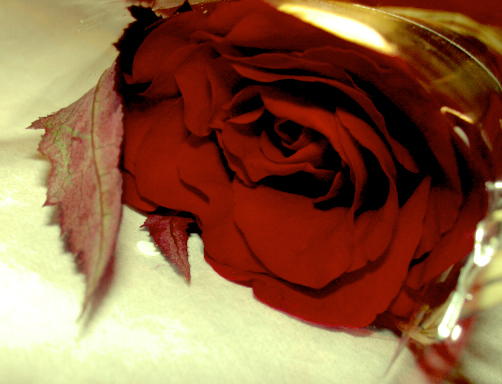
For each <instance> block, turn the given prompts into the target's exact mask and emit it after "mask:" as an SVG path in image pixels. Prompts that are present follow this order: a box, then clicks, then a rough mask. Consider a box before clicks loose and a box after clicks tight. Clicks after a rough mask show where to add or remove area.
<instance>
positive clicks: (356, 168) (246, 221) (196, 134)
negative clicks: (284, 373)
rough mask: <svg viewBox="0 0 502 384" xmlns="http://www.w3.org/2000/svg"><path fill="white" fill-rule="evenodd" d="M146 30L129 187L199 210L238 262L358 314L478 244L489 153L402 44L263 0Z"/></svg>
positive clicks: (265, 291) (295, 308)
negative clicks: (398, 51)
mask: <svg viewBox="0 0 502 384" xmlns="http://www.w3.org/2000/svg"><path fill="white" fill-rule="evenodd" d="M151 21H153V20H149V21H148V22H151ZM140 22H141V18H140ZM136 28H137V29H136V30H134V28H133V29H132V30H131V31H135V32H130V33H129V35H131V34H132V35H133V38H138V33H137V31H139V30H141V29H142V27H141V24H139V27H138V25H136ZM146 31H147V32H148V36H147V37H146V38H145V39H144V41H143V42H142V43H141V45H140V46H139V48H138V49H137V52H135V54H134V59H133V60H132V59H128V53H127V52H122V56H121V59H120V65H121V67H122V72H123V77H124V80H125V85H124V86H123V88H122V93H123V95H124V99H125V100H124V105H125V108H124V113H125V116H124V130H125V134H124V157H123V166H124V169H125V172H124V184H125V187H124V198H125V200H126V201H127V202H128V203H130V204H132V205H133V206H136V207H138V208H140V209H143V210H146V211H152V210H154V209H155V208H157V207H158V206H162V207H166V208H169V209H175V210H180V211H187V212H191V213H192V214H193V215H195V217H196V218H197V222H198V224H199V226H200V229H201V231H202V235H201V236H202V239H203V241H204V246H205V255H206V259H207V261H208V262H209V263H210V264H211V265H212V266H213V268H214V269H215V270H216V271H217V272H218V273H220V274H221V275H222V276H224V277H226V278H227V279H230V280H232V281H235V282H238V283H241V284H246V285H249V286H252V287H253V290H254V293H255V295H256V296H257V297H258V299H260V300H262V301H263V302H265V303H267V304H269V305H271V306H272V307H275V308H277V309H280V310H283V311H286V312H288V313H290V314H293V315H295V316H299V317H301V318H303V319H306V320H309V321H313V322H317V323H322V324H329V325H345V326H358V327H360V326H366V325H368V324H370V323H371V322H372V321H373V320H374V319H375V317H376V315H377V314H379V313H382V312H384V311H390V312H391V313H392V314H394V315H397V316H405V317H406V316H410V314H411V312H412V311H413V309H414V304H415V300H416V298H417V297H419V296H420V294H421V293H422V292H423V289H424V287H425V285H426V284H427V282H429V281H431V279H433V278H436V277H437V276H438V275H439V274H441V273H442V272H443V271H444V270H446V269H447V268H448V267H449V266H450V265H452V264H453V263H456V262H457V261H459V260H461V259H462V258H463V257H464V256H465V255H466V254H468V253H469V251H470V250H471V249H472V233H473V231H474V228H475V225H476V223H477V222H478V221H479V220H480V219H481V218H482V217H483V216H484V212H485V208H486V201H485V200H486V197H485V193H484V181H485V177H486V169H485V168H486V167H485V165H484V163H483V162H481V161H480V159H479V156H477V155H476V154H475V153H471V152H469V151H468V148H467V146H466V145H465V144H464V142H463V141H462V140H461V139H460V138H459V137H458V136H457V135H456V134H455V133H454V132H453V129H452V126H451V124H450V122H449V121H447V119H446V118H445V116H444V115H443V114H441V113H440V111H439V106H438V105H437V104H435V103H434V102H433V101H432V100H431V95H429V94H427V93H426V91H424V90H423V88H421V87H420V86H419V85H418V83H417V82H416V81H415V79H414V78H413V77H412V76H410V75H409V71H408V69H407V67H406V65H405V64H404V63H403V62H401V61H400V60H399V59H397V58H392V57H387V56H385V55H383V54H378V53H375V52H374V51H371V50H369V49H366V48H362V47H360V46H356V45H354V44H351V43H348V42H346V41H343V40H341V39H339V38H337V37H334V36H332V35H330V34H328V33H325V32H323V31H321V30H319V29H317V28H314V27H312V26H310V25H308V24H305V23H303V22H301V21H299V20H297V19H296V18H294V17H292V16H288V15H286V14H283V13H280V12H278V11H276V10H275V9H273V8H271V7H270V6H268V5H266V4H264V3H262V2H260V1H257V0H244V1H239V2H230V3H227V2H224V3H223V2H222V3H220V4H218V5H217V6H216V7H215V8H214V9H212V10H211V11H210V12H209V13H204V12H198V11H187V12H183V13H180V14H177V15H175V16H173V17H170V18H168V19H166V20H161V21H158V22H157V23H155V24H154V25H153V26H151V27H150V28H149V29H147V30H146ZM128 38H129V39H131V37H130V36H129V37H128V35H127V34H126V37H125V39H128ZM131 41H132V40H129V41H128V44H122V46H123V47H124V46H126V45H128V46H131V44H132V42H131Z"/></svg>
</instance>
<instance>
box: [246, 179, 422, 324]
mask: <svg viewBox="0 0 502 384" xmlns="http://www.w3.org/2000/svg"><path fill="white" fill-rule="evenodd" d="M428 187H429V186H428V182H424V183H423V184H422V185H420V186H419V188H418V189H417V193H416V194H415V195H414V196H413V197H412V198H410V200H408V202H407V203H406V204H405V205H404V207H403V208H402V210H401V212H400V214H399V219H398V225H397V226H396V231H395V234H394V241H393V242H392V244H391V246H390V247H389V249H388V250H387V253H386V255H385V256H384V257H383V258H381V259H379V260H378V261H376V262H373V263H370V264H368V265H367V266H366V267H365V268H363V269H361V270H359V271H356V272H353V273H346V274H344V275H343V276H342V277H341V278H340V279H338V280H335V281H334V282H333V283H332V284H330V285H329V286H327V287H326V288H325V289H323V290H320V291H313V290H306V289H301V288H298V287H295V286H292V285H288V284H285V283H283V282H281V281H280V280H276V279H272V278H268V277H265V276H257V278H256V279H255V280H254V281H253V284H252V286H253V291H254V293H255V295H256V296H257V298H258V299H260V300H262V301H263V302H264V303H266V304H268V305H270V306H272V307H274V308H277V309H279V310H282V311H285V312H288V313H291V314H293V315H295V316H298V317H301V318H303V319H305V320H309V321H314V322H317V323H322V324H327V325H336V326H351V327H364V326H367V325H369V324H370V323H371V322H372V321H373V320H374V319H375V316H376V315H377V314H379V313H381V312H383V311H384V310H385V309H386V308H387V307H388V306H389V304H390V303H391V301H392V300H393V299H394V297H395V296H396V294H397V293H398V292H399V290H400V288H401V285H402V284H403V281H404V279H405V278H406V275H407V273H408V264H409V262H410V261H411V256H412V255H413V251H414V249H415V247H416V246H417V244H418V242H419V240H420V236H421V233H422V230H421V229H422V220H423V217H424V214H425V209H426V201H427V198H426V196H427V194H428Z"/></svg>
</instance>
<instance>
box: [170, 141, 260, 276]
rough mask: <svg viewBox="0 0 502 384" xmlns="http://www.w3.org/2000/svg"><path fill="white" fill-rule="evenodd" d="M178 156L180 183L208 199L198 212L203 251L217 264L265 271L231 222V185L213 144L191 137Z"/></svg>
mask: <svg viewBox="0 0 502 384" xmlns="http://www.w3.org/2000/svg"><path fill="white" fill-rule="evenodd" d="M179 159H180V163H179V166H178V167H179V172H180V178H181V179H182V181H183V183H185V185H187V186H188V187H189V188H192V189H196V190H197V191H199V193H201V194H204V195H205V196H207V198H208V200H209V205H208V209H207V210H205V211H201V212H200V213H199V214H198V216H199V219H200V222H201V224H202V240H203V241H204V249H205V252H206V253H208V254H209V255H211V256H213V257H214V258H216V259H217V260H218V262H219V263H222V264H229V265H232V267H234V268H237V269H242V270H246V271H251V272H259V273H269V272H268V271H267V270H266V269H265V268H263V267H262V265H261V264H260V263H259V262H258V261H257V259H256V258H255V256H254V255H253V254H252V252H251V251H250V249H249V247H248V246H247V244H246V241H245V239H244V237H243V236H242V234H241V232H240V231H239V229H238V228H237V227H236V226H235V224H234V203H233V192H232V185H231V181H230V178H229V175H228V174H227V172H226V170H225V168H224V166H223V163H222V161H221V158H220V153H219V148H218V146H217V144H215V143H214V142H212V141H211V140H210V139H208V138H200V137H197V136H191V137H190V139H189V140H188V141H187V142H186V143H185V145H183V147H182V148H181V150H180V154H179Z"/></svg>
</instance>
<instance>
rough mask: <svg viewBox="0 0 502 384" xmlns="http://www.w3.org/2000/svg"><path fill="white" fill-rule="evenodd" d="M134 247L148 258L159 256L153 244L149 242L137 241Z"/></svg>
mask: <svg viewBox="0 0 502 384" xmlns="http://www.w3.org/2000/svg"><path fill="white" fill-rule="evenodd" d="M136 247H138V249H139V250H140V251H141V252H142V253H144V254H145V255H148V256H157V255H160V252H159V250H158V249H157V247H156V246H155V244H153V243H151V242H149V241H143V240H142V241H138V243H137V244H136Z"/></svg>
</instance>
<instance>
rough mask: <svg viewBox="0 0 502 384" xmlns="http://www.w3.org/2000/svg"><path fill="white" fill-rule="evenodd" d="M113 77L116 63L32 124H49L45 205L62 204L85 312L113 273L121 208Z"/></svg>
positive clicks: (119, 130) (43, 148) (44, 148)
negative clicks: (85, 90)
mask: <svg viewBox="0 0 502 384" xmlns="http://www.w3.org/2000/svg"><path fill="white" fill-rule="evenodd" d="M114 77H115V70H114V67H113V66H112V67H111V68H110V69H108V70H107V71H105V73H104V74H103V75H102V76H101V79H100V80H99V82H98V85H97V86H96V87H95V88H93V89H91V90H90V91H89V92H88V93H86V94H85V95H84V96H83V97H82V98H81V99H79V100H78V101H76V102H75V103H73V104H71V105H70V106H68V107H66V108H64V109H61V110H60V111H59V112H56V113H54V114H52V115H50V116H47V117H44V118H41V119H39V120H37V121H35V122H34V123H33V124H32V125H31V127H30V128H34V129H45V134H44V135H43V136H42V141H41V142H40V144H39V147H38V150H39V152H41V153H42V154H44V155H46V156H47V157H48V158H49V159H50V161H51V172H50V176H49V185H48V192H47V200H46V202H45V204H44V205H58V206H59V211H60V226H61V235H62V236H63V235H64V236H66V237H67V240H68V246H69V249H70V251H71V252H72V253H73V254H74V255H75V256H76V258H77V263H78V264H79V267H80V268H81V270H82V271H83V272H84V273H85V275H86V281H87V285H86V292H85V300H84V305H83V308H82V312H81V316H82V315H83V314H84V313H86V309H87V308H91V307H93V306H95V304H97V300H96V299H98V297H100V296H102V295H101V294H102V293H104V292H103V290H104V287H105V286H106V282H107V280H109V278H110V277H111V275H110V272H111V266H112V262H113V254H114V250H115V244H116V241H117V235H118V230H119V225H120V218H121V212H122V204H121V194H122V177H121V174H120V171H119V168H118V164H119V157H120V144H121V141H122V134H123V126H122V106H121V100H120V97H119V96H118V94H117V93H116V92H115V90H114V84H115V82H114ZM90 304H91V305H90Z"/></svg>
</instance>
